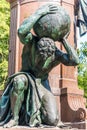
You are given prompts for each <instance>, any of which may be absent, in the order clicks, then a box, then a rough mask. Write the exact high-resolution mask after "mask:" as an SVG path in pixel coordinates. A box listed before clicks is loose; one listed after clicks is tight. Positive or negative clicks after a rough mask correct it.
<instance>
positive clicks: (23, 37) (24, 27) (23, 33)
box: [18, 4, 58, 44]
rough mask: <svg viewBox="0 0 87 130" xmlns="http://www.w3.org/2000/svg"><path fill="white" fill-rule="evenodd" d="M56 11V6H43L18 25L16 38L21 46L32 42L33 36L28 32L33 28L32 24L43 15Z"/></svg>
mask: <svg viewBox="0 0 87 130" xmlns="http://www.w3.org/2000/svg"><path fill="white" fill-rule="evenodd" d="M57 10H58V7H57V6H56V5H50V4H47V5H43V6H42V7H40V8H39V9H38V10H37V11H36V12H35V13H34V14H32V15H31V16H29V17H28V18H27V19H25V20H24V22H23V23H22V24H21V25H20V27H19V29H18V36H19V38H20V41H21V42H22V43H23V44H27V43H29V41H30V40H32V37H33V35H32V34H31V32H30V30H31V29H32V28H33V26H34V24H35V23H36V22H37V21H38V20H39V19H40V18H41V17H42V16H44V15H46V14H49V13H50V14H51V13H55V12H56V11H57Z"/></svg>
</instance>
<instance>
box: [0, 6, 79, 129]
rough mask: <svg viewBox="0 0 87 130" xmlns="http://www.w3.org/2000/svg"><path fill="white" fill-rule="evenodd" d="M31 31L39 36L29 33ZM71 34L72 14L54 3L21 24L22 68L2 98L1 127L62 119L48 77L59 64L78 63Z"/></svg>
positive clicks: (8, 85)
mask: <svg viewBox="0 0 87 130" xmlns="http://www.w3.org/2000/svg"><path fill="white" fill-rule="evenodd" d="M32 28H33V29H34V31H35V33H36V35H33V34H32V33H31V32H30V31H31V29H32ZM69 31H70V17H69V15H68V14H67V12H66V11H65V10H64V9H63V8H62V7H61V6H57V5H51V4H47V5H44V6H42V7H40V8H39V9H38V10H37V11H36V12H35V13H34V14H32V15H31V16H30V17H28V18H27V19H25V20H24V22H23V23H22V24H21V25H20V27H19V29H18V36H19V38H20V41H21V42H22V43H23V44H24V48H23V53H22V68H21V71H20V72H19V73H17V74H14V75H12V76H11V77H9V78H8V82H7V88H6V90H5V92H4V93H3V95H2V99H1V107H0V122H1V123H0V124H1V125H3V124H5V125H4V127H12V126H15V125H18V124H20V125H28V126H30V127H33V126H41V125H49V126H57V125H58V123H59V122H60V117H59V112H58V107H57V104H56V100H55V97H54V95H53V94H52V92H51V89H50V86H49V82H48V74H49V72H50V71H51V70H52V69H53V68H54V67H55V66H57V65H58V64H60V63H62V64H64V65H66V66H76V65H78V63H79V60H78V56H77V54H76V52H75V50H74V49H73V47H71V45H70V44H69V43H68V42H67V40H66V38H67V37H68V35H69ZM55 41H59V42H61V44H62V45H63V46H64V48H65V50H66V53H64V52H62V51H61V50H59V49H58V48H57V47H56V45H55Z"/></svg>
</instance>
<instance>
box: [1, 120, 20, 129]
mask: <svg viewBox="0 0 87 130" xmlns="http://www.w3.org/2000/svg"><path fill="white" fill-rule="evenodd" d="M17 125H18V121H15V120H14V119H11V120H10V121H9V122H8V123H7V124H5V125H4V126H3V127H4V128H10V127H13V126H17Z"/></svg>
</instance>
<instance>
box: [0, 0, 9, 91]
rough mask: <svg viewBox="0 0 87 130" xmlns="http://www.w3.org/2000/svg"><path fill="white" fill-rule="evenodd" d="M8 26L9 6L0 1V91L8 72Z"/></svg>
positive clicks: (2, 0)
mask: <svg viewBox="0 0 87 130" xmlns="http://www.w3.org/2000/svg"><path fill="white" fill-rule="evenodd" d="M9 25H10V5H9V3H8V2H6V0H0V89H2V88H3V87H4V82H5V78H6V76H7V70H8V39H9Z"/></svg>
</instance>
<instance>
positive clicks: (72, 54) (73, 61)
mask: <svg viewBox="0 0 87 130" xmlns="http://www.w3.org/2000/svg"><path fill="white" fill-rule="evenodd" d="M62 44H63V46H64V48H65V50H66V52H67V53H64V52H62V51H60V53H59V50H57V51H56V59H57V57H58V58H59V60H60V62H61V63H63V64H64V65H66V66H76V65H78V64H79V58H78V55H77V53H76V51H75V50H74V48H73V47H72V46H71V45H70V44H69V43H68V42H67V40H66V39H65V38H63V40H62ZM59 54H60V57H59Z"/></svg>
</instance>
